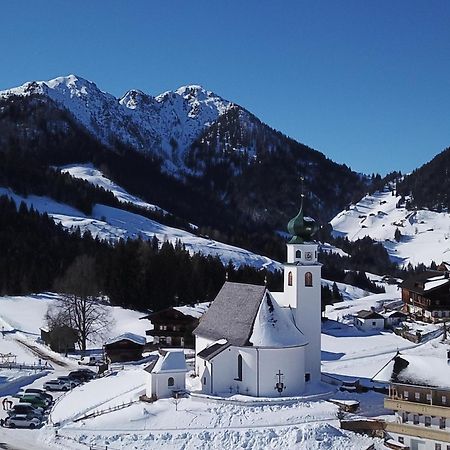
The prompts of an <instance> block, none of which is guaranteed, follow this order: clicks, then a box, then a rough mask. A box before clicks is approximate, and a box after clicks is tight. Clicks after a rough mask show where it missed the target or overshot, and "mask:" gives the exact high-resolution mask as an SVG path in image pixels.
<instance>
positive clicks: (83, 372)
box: [68, 369, 96, 382]
mask: <svg viewBox="0 0 450 450" xmlns="http://www.w3.org/2000/svg"><path fill="white" fill-rule="evenodd" d="M68 377H69V378H71V379H74V380H80V381H83V382H85V381H90V380H92V379H93V378H95V377H96V374H95V372H94V371H92V370H89V369H79V370H74V371H72V372H70V373H69V375H68Z"/></svg>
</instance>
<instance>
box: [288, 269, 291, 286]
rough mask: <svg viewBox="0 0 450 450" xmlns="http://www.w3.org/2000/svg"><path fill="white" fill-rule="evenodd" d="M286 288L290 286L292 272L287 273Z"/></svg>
mask: <svg viewBox="0 0 450 450" xmlns="http://www.w3.org/2000/svg"><path fill="white" fill-rule="evenodd" d="M288 286H292V272H289V273H288Z"/></svg>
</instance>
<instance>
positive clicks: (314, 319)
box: [194, 202, 322, 397]
mask: <svg viewBox="0 0 450 450" xmlns="http://www.w3.org/2000/svg"><path fill="white" fill-rule="evenodd" d="M316 230H317V227H316V223H315V222H314V220H313V219H311V218H309V217H305V216H304V213H303V202H302V206H301V207H300V211H299V213H298V214H297V216H296V217H294V218H293V219H292V220H291V221H290V222H289V224H288V231H289V233H290V234H291V235H292V239H291V240H290V241H289V243H288V244H287V262H286V263H285V264H284V291H283V292H270V291H269V290H268V289H267V288H266V287H265V286H256V285H251V284H242V283H231V282H226V283H225V284H224V285H223V287H222V289H221V290H220V292H219V293H218V295H217V297H216V298H215V300H214V301H213V302H212V304H211V306H210V308H209V309H208V311H207V312H206V313H205V314H204V316H203V317H202V319H201V320H200V323H199V325H198V327H197V328H196V329H195V330H194V335H195V371H196V374H197V375H198V376H199V377H200V380H201V383H202V392H203V393H205V394H212V395H221V393H241V394H243V395H250V396H255V397H277V396H294V395H300V394H302V393H304V392H305V391H306V389H307V387H308V384H310V383H314V382H319V381H320V376H321V373H320V364H321V354H320V336H321V267H322V266H321V264H320V263H319V262H318V260H317V250H318V246H317V243H316V242H314V241H313V240H312V236H313V234H314V233H315V231H316Z"/></svg>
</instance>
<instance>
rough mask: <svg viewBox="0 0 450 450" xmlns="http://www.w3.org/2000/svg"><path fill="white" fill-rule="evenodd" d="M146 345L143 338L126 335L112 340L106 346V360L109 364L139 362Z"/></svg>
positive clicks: (130, 334) (135, 335) (131, 334)
mask: <svg viewBox="0 0 450 450" xmlns="http://www.w3.org/2000/svg"><path fill="white" fill-rule="evenodd" d="M145 344H146V339H145V337H143V336H138V335H137V334H133V333H125V334H121V335H120V336H117V337H115V338H113V339H110V340H109V341H108V342H107V343H106V344H105V346H104V348H105V355H106V359H107V361H109V362H126V361H138V360H140V359H142V352H143V351H144V347H145Z"/></svg>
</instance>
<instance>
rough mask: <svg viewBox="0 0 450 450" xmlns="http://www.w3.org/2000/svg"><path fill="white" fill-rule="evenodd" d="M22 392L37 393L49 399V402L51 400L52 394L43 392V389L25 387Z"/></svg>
mask: <svg viewBox="0 0 450 450" xmlns="http://www.w3.org/2000/svg"><path fill="white" fill-rule="evenodd" d="M23 394H39V395H40V396H41V397H43V398H46V399H47V400H49V401H50V403H52V402H53V396H52V395H50V394H49V393H48V392H45V391H44V390H43V389H35V388H27V389H25V391H23V393H22V395H23Z"/></svg>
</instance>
